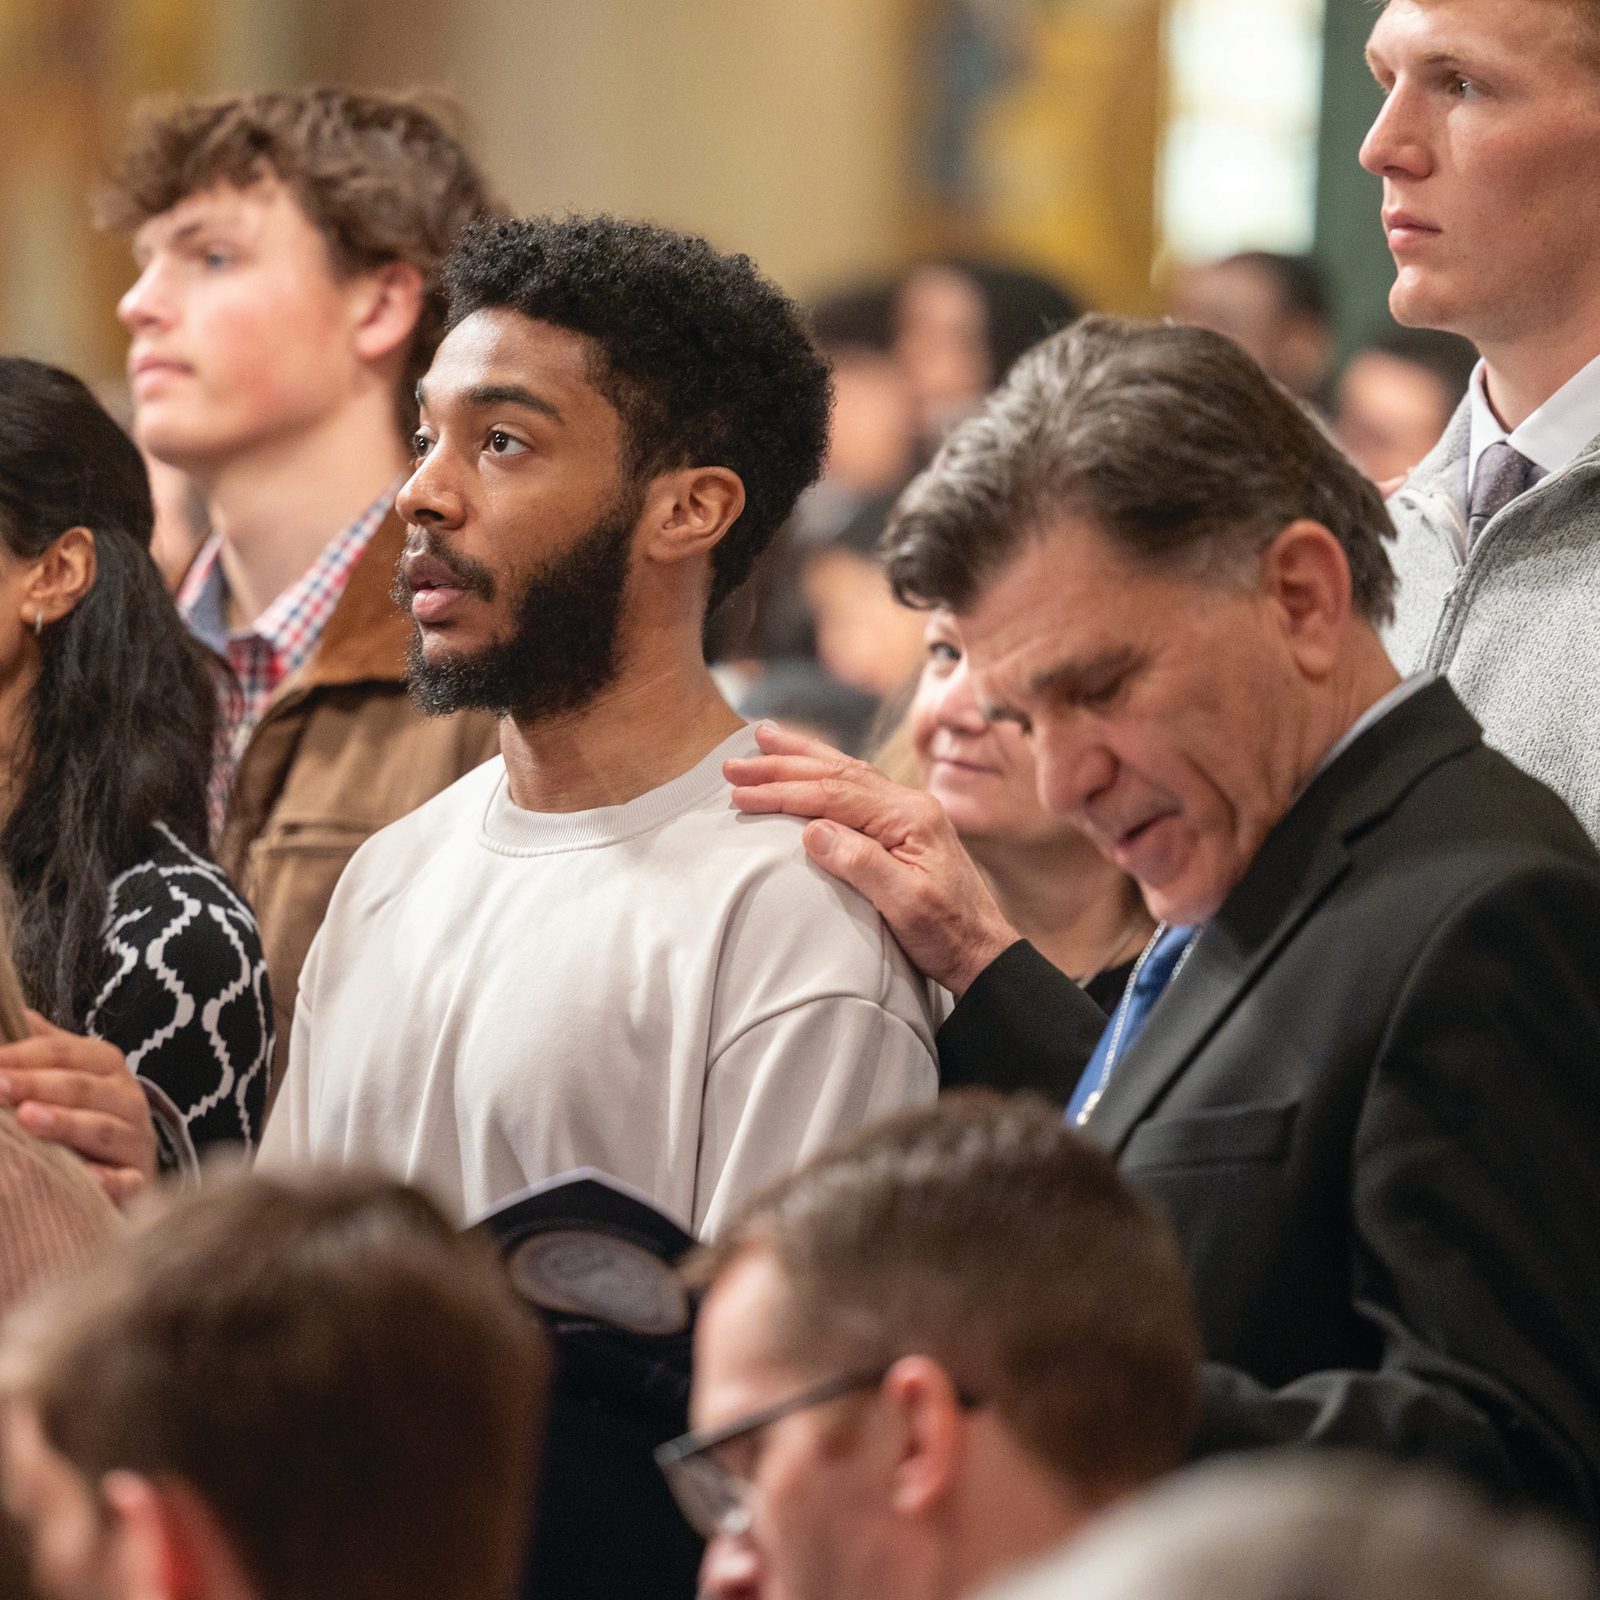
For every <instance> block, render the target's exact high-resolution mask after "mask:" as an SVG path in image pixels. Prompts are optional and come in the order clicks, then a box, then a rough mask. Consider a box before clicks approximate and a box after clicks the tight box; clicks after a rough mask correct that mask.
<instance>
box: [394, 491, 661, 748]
mask: <svg viewBox="0 0 1600 1600" xmlns="http://www.w3.org/2000/svg"><path fill="white" fill-rule="evenodd" d="M642 503H643V494H642V493H641V492H640V490H639V489H637V488H631V487H630V488H625V489H624V490H623V491H622V492H621V493H620V494H619V495H618V496H617V498H616V499H614V500H613V501H612V503H611V504H610V506H608V507H607V508H606V510H605V511H603V512H601V514H600V516H599V517H598V518H596V520H595V521H594V523H593V524H592V525H591V526H590V527H589V528H588V530H587V531H586V532H585V533H583V534H582V535H581V536H580V537H579V538H578V540H577V542H576V543H575V544H573V545H572V546H571V548H569V549H567V550H564V551H563V552H562V553H561V554H560V555H557V556H552V557H551V558H550V560H548V561H547V562H545V564H544V565H543V566H542V567H540V568H539V569H538V570H537V571H536V572H534V573H532V574H530V575H529V577H528V578H527V580H526V582H525V583H524V584H523V586H522V593H521V595H520V596H519V597H518V600H517V604H516V609H515V612H514V623H513V626H512V631H511V636H510V637H509V638H507V639H497V640H495V641H494V642H493V643H491V644H487V645H484V646H483V647H482V648H481V649H479V650H472V651H466V650H449V649H441V651H440V652H439V655H438V658H437V659H435V660H432V661H430V660H428V659H427V657H426V656H425V655H424V654H423V649H422V629H421V628H420V627H414V628H413V630H412V634H411V641H410V644H409V645H408V646H407V649H406V673H407V681H408V686H409V688H410V690H411V698H412V700H413V701H415V703H416V704H417V706H418V707H419V709H421V710H422V711H424V712H426V713H427V714H428V715H429V716H436V717H437V716H448V715H449V714H450V713H451V712H454V711H492V712H494V713H495V715H497V716H502V717H507V716H514V717H516V718H518V719H519V720H520V721H527V722H536V721H539V720H541V719H543V718H546V717H552V716H557V715H559V714H561V713H562V712H568V711H579V710H581V709H582V708H583V707H584V706H586V705H588V704H589V703H590V702H591V701H592V700H593V699H594V698H595V696H596V695H598V694H599V693H600V692H601V691H602V690H603V689H605V688H606V687H607V686H608V685H609V684H610V683H611V682H612V681H613V680H614V679H615V677H616V675H617V671H618V668H619V667H620V664H621V663H620V662H619V661H618V658H617V633H618V628H619V624H620V623H621V620H622V602H623V596H624V594H625V593H626V590H627V585H628V566H629V556H630V553H631V551H632V548H633V531H634V527H635V525H636V524H637V522H638V520H639V511H640V508H641V506H642ZM415 532H416V530H415V529H413V535H415ZM422 532H423V535H424V539H425V544H424V548H425V549H426V551H427V552H428V554H429V555H432V556H434V557H435V558H436V559H438V560H439V561H441V562H443V563H444V564H445V565H447V566H448V567H450V568H451V570H452V571H453V572H455V573H456V574H457V575H458V576H459V578H460V580H461V583H462V587H463V588H464V589H465V590H467V591H468V592H469V593H471V594H475V595H477V596H479V597H480V598H481V599H484V600H492V599H493V598H494V594H495V580H494V577H493V574H491V573H490V572H489V570H488V568H487V567H484V566H483V565H481V564H480V563H479V562H476V561H470V560H468V559H466V558H465V557H463V556H460V555H458V554H456V553H455V552H454V551H451V550H448V549H446V548H444V547H443V546H442V544H441V542H440V541H439V540H438V539H437V538H436V537H435V535H434V534H433V532H432V530H431V529H426V528H425V529H423V530H422ZM395 588H396V597H397V598H398V599H400V601H401V603H402V604H403V605H404V606H406V607H407V608H409V605H410V599H411V595H410V590H409V589H407V588H406V587H405V585H404V581H403V579H398V578H397V579H396V584H395Z"/></svg>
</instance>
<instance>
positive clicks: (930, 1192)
mask: <svg viewBox="0 0 1600 1600" xmlns="http://www.w3.org/2000/svg"><path fill="white" fill-rule="evenodd" d="M752 1251H764V1252H768V1253H770V1255H771V1256H772V1258H773V1260H774V1261H775V1262H776V1264H777V1266H778V1268H779V1270H780V1272H781V1274H782V1278H783V1281H784V1284H785V1287H786V1290H787V1300H788V1304H787V1305H786V1306H785V1315H784V1317H783V1319H782V1326H781V1328H780V1329H778V1330H775V1331H776V1333H777V1336H778V1338H779V1340H780V1343H781V1345H782V1347H783V1348H784V1350H785V1351H787V1352H792V1354H793V1357H794V1359H795V1360H796V1362H797V1363H798V1364H803V1365H805V1366H808V1367H809V1366H817V1367H819V1368H820V1369H822V1370H836V1371H840V1372H848V1371H853V1370H860V1369H865V1368H869V1367H872V1366H874V1365H879V1364H888V1363H891V1362H893V1361H895V1360H898V1359H899V1358H900V1357H901V1356H905V1355H912V1354H916V1355H925V1356H929V1357H931V1358H932V1359H933V1360H935V1361H937V1362H938V1363H939V1364H940V1366H942V1367H943V1368H944V1369H945V1371H946V1372H947V1373H948V1374H949V1375H950V1377H951V1379H952V1381H953V1382H954V1384H955V1385H956V1387H957V1388H958V1389H960V1390H963V1391H965V1392H968V1393H971V1394H974V1395H977V1396H980V1397H981V1398H982V1400H983V1401H984V1403H985V1404H986V1405H989V1406H991V1407H992V1408H993V1409H994V1411H995V1412H996V1414H997V1415H998V1416H999V1417H1000V1418H1001V1420H1002V1421H1003V1422H1004V1423H1005V1424H1006V1426H1007V1427H1008V1428H1009V1429H1010V1431H1011V1432H1012V1433H1013V1434H1014V1435H1015V1437H1016V1438H1017V1439H1018V1440H1019V1441H1020V1442H1021V1444H1022V1445H1023V1446H1024V1448H1025V1449H1027V1450H1028V1451H1029V1452H1030V1453H1031V1455H1032V1456H1033V1457H1034V1458H1035V1459H1036V1460H1037V1461H1038V1462H1039V1463H1040V1465H1041V1466H1043V1467H1044V1468H1045V1469H1046V1470H1047V1471H1049V1472H1051V1473H1053V1474H1054V1475H1056V1476H1057V1477H1059V1478H1060V1479H1062V1480H1063V1481H1064V1482H1066V1483H1068V1484H1070V1485H1071V1486H1072V1487H1073V1488H1074V1489H1076V1490H1078V1491H1080V1492H1082V1493H1085V1494H1086V1495H1088V1496H1090V1497H1104V1498H1107V1499H1109V1498H1111V1497H1112V1496H1114V1495H1116V1494H1119V1493H1121V1492H1124V1491H1125V1490H1127V1489H1129V1488H1132V1487H1135V1486H1137V1485H1140V1484H1142V1483H1145V1482H1146V1481H1148V1480H1149V1479H1151V1478H1154V1477H1156V1476H1157V1475H1158V1474H1160V1473H1162V1472H1165V1471H1167V1470H1169V1469H1170V1468H1171V1467H1173V1466H1175V1465H1176V1464H1177V1462H1178V1461H1179V1460H1181V1459H1182V1456H1183V1452H1184V1449H1185V1447H1186V1445H1187V1443H1188V1440H1189V1435H1190V1432H1191V1429H1192V1426H1193V1422H1194V1418H1195V1415H1196V1409H1197V1405H1198V1385H1199V1361H1200V1348H1199V1340H1198V1335H1197V1333H1196V1331H1195V1326H1194V1320H1193V1312H1192V1308H1191V1305H1190V1299H1189V1289H1188V1281H1187V1278H1186V1276H1185V1273H1184V1268H1183V1265H1182V1262H1181V1261H1180V1259H1179V1257H1178V1252H1177V1248H1176V1246H1175V1245H1174V1243H1173V1240H1172V1236H1171V1234H1170V1232H1169V1230H1168V1229H1167V1227H1166V1224H1165V1223H1164V1222H1163V1221H1162V1220H1161V1219H1160V1218H1159V1217H1158V1216H1157V1215H1156V1213H1155V1212H1154V1210H1153V1209H1152V1208H1151V1207H1150V1206H1149V1205H1148V1204H1147V1203H1146V1202H1145V1201H1144V1200H1142V1199H1140V1198H1139V1197H1138V1196H1136V1195H1135V1194H1134V1193H1133V1191H1132V1190H1130V1189H1129V1188H1128V1187H1127V1185H1126V1184H1124V1183H1123V1181H1122V1180H1121V1178H1119V1177H1118V1175H1117V1172H1116V1168H1115V1166H1114V1164H1113V1163H1112V1161H1111V1159H1110V1158H1109V1157H1108V1156H1107V1155H1105V1154H1104V1153H1103V1152H1102V1151H1100V1150H1097V1149H1096V1148H1094V1147H1093V1146H1092V1145H1089V1144H1087V1143H1086V1142H1084V1141H1083V1140H1081V1139H1080V1138H1078V1136H1077V1135H1075V1134H1073V1133H1071V1132H1069V1131H1068V1130H1067V1129H1066V1128H1064V1127H1063V1126H1062V1124H1061V1118H1060V1114H1059V1112H1057V1111H1055V1110H1054V1109H1053V1108H1051V1107H1049V1106H1047V1105H1046V1104H1045V1103H1044V1102H1043V1101H1037V1100H1032V1099H1029V1098H1028V1097H1026V1096H1015V1097H1012V1096H1001V1095H996V1094H989V1093H976V1092H966V1093H961V1094H955V1095H947V1096H943V1097H941V1098H940V1100H939V1101H938V1103H937V1104H936V1105H934V1106H932V1107H925V1108H921V1109H918V1110H915V1111H910V1112H906V1113H903V1114H901V1115H899V1116H896V1117H892V1118H889V1119H887V1120H886V1121H884V1122H881V1123H878V1124H877V1125H875V1126H874V1127H872V1128H869V1129H868V1130H866V1131H865V1132H864V1133H862V1134H860V1135H858V1136H857V1137H855V1138H854V1139H850V1140H846V1141H844V1142H843V1143H841V1144H838V1145H836V1146H834V1147H833V1148H832V1149H830V1150H828V1151H825V1152H824V1153H823V1154H822V1155H820V1156H818V1157H817V1158H816V1159H815V1160H813V1161H811V1162H809V1163H807V1165H806V1166H804V1167H802V1168H801V1169H800V1171H798V1172H797V1173H795V1174H794V1175H793V1176H792V1177H791V1178H789V1179H787V1180H785V1181H784V1182H782V1183H780V1184H778V1185H776V1186H775V1187H774V1188H772V1189H770V1190H768V1191H767V1192H766V1193H765V1194H763V1195H761V1196H758V1197H757V1198H756V1199H755V1200H754V1201H753V1202H752V1203H751V1204H750V1206H749V1207H748V1208H747V1209H746V1210H745V1211H744V1213H743V1214H742V1215H741V1216H740V1217H738V1218H737V1219H736V1220H735V1221H734V1222H733V1223H732V1225H731V1226H730V1227H729V1228H728V1229H727V1231H726V1232H725V1233H724V1234H723V1235H722V1236H721V1237H720V1238H719V1239H718V1240H717V1242H716V1243H715V1244H714V1245H712V1246H710V1247H709V1248H707V1249H705V1250H703V1251H702V1252H700V1253H699V1254H698V1255H697V1257H695V1258H694V1259H693V1260H692V1261H691V1263H690V1266H689V1268H688V1271H689V1275H690V1278H691V1280H692V1281H694V1282H696V1283H699V1284H703V1285H705V1284H709V1283H710V1282H711V1281H713V1280H714V1279H715V1278H716V1277H718V1276H719V1275H720V1274H721V1273H722V1272H723V1271H724V1270H726V1269H727V1268H728V1267H730V1266H732V1265H733V1263H734V1262H735V1261H736V1260H737V1259H739V1258H740V1257H742V1256H744V1255H745V1254H746V1253H747V1252H752Z"/></svg>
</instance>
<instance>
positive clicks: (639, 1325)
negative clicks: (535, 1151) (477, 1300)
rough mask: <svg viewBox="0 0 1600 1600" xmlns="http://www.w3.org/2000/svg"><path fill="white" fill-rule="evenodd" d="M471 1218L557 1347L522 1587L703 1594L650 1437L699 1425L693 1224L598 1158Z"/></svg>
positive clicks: (565, 1593) (569, 1598) (588, 1599)
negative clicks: (685, 1268) (693, 1359)
mask: <svg viewBox="0 0 1600 1600" xmlns="http://www.w3.org/2000/svg"><path fill="white" fill-rule="evenodd" d="M473 1227H474V1230H475V1231H476V1232H479V1233H482V1234H485V1235H487V1237H488V1238H489V1239H490V1241H491V1242H492V1243H493V1244H494V1246H495V1248H496V1249H497V1250H498V1251H499V1253H500V1256H501V1258H502V1259H503V1260H504V1262H505V1264H506V1271H507V1273H508V1274H509V1276H510V1279H511V1282H512V1284H513V1285H514V1286H515V1288H516V1291H517V1293H518V1294H519V1295H520V1296H521V1297H522V1299H523V1300H524V1301H525V1302H526V1303H527V1304H528V1306H529V1307H531V1308H532V1309H533V1310H534V1311H536V1312H537V1313H538V1315H539V1317H540V1318H541V1319H542V1320H543V1322H544V1323H545V1325H546V1327H547V1328H548V1329H549V1330H550V1333H551V1336H552V1339H553V1341H554V1344H555V1349H556V1386H555V1392H554V1394H553V1396H552V1401H551V1407H550V1420H549V1428H548V1432H547V1436H546V1441H545V1452H544V1463H543V1468H542V1471H541V1475H540V1477H541V1489H540V1497H539V1506H538V1511H537V1515H536V1518H535V1534H534V1539H533V1545H532V1549H531V1550H530V1552H529V1561H528V1567H527V1571H526V1573H525V1574H524V1580H523V1594H524V1596H525V1597H537V1600H614V1597H615V1596H617V1595H627V1596H629V1597H630V1600H692V1596H693V1595H694V1592H695V1573H696V1569H697V1568H698V1565H699V1559H700V1541H699V1540H698V1539H697V1538H696V1537H695V1536H694V1534H693V1532H692V1531H691V1530H690V1528H689V1525H688V1524H687V1523H686V1522H685V1521H684V1520H683V1516H682V1514H681V1513H680V1512H679V1511H678V1509H677V1507H676V1505H675V1504H674V1503H673V1501H672V1497H671V1496H670V1494H669V1493H668V1492H667V1486H666V1482H665V1480H664V1479H663V1478H662V1477H661V1474H660V1472H659V1471H658V1470H657V1468H656V1465H655V1462H654V1459H653V1452H654V1450H655V1448H656V1446H657V1445H660V1444H664V1443H665V1442H666V1441H667V1440H668V1439H670V1438H673V1437H675V1436H676V1435H677V1434H679V1433H682V1432H683V1431H684V1430H685V1429H686V1428H687V1427H688V1425H689V1421H688V1411H689V1371H690V1351H691V1346H692V1339H693V1332H694V1309H695V1308H694V1304H693V1301H692V1300H691V1298H690V1296H689V1294H688V1292H687V1290H686V1289H685V1288H684V1286H683V1284H682V1282H681V1281H680V1279H679V1277H678V1273H677V1266H678V1263H679V1262H680V1261H681V1260H682V1259H683V1257H684V1255H685V1254H686V1253H687V1252H688V1251H689V1250H690V1249H691V1248H692V1247H693V1244H694V1240H693V1238H691V1236H690V1235H689V1234H688V1233H686V1232H685V1231H684V1230H683V1229H682V1228H681V1227H680V1226H679V1225H678V1224H677V1223H676V1222H675V1221H673V1219H672V1218H671V1217H669V1216H667V1215H666V1214H665V1213H664V1212H662V1211H661V1210H660V1209H659V1208H658V1207H657V1206H656V1205H654V1204H653V1203H652V1202H651V1201H650V1200H649V1199H648V1198H647V1197H646V1196H644V1195H642V1194H639V1193H638V1192H637V1191H636V1190H634V1189H631V1188H629V1187H628V1186H627V1185H626V1184H624V1183H620V1182H618V1181H617V1180H616V1179H615V1178H612V1177H609V1176H607V1175H606V1174H605V1173H603V1172H597V1171H595V1170H594V1169H592V1168H584V1169H582V1170H580V1171H577V1172H567V1173H562V1174H560V1175H559V1176H558V1177H555V1178H551V1179H549V1180H548V1181H547V1182H545V1183H540V1184H536V1185H535V1186H534V1187H532V1188H531V1189H524V1190H522V1191H521V1192H520V1193H519V1194H514V1195H512V1196H510V1197H509V1198H508V1199H506V1200H502V1201H501V1202H500V1204H499V1205H497V1206H495V1207H494V1208H493V1210H491V1211H489V1212H488V1213H487V1214H486V1215H484V1216H483V1217H480V1218H479V1219H478V1221H477V1222H476V1223H474V1225H473ZM619 1529H621V1530H625V1533H626V1537H619Z"/></svg>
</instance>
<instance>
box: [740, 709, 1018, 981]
mask: <svg viewBox="0 0 1600 1600" xmlns="http://www.w3.org/2000/svg"><path fill="white" fill-rule="evenodd" d="M756 741H757V743H758V744H759V745H760V747H761V754H760V755H759V756H749V757H744V758H740V759H736V760H732V761H728V762H726V763H725V764H724V767H723V771H724V774H725V775H726V777H727V779H728V781H729V782H730V783H731V784H733V786H734V790H733V803H734V804H735V805H736V806H737V807H738V808H739V809H740V810H741V811H747V812H752V813H762V812H781V813H783V814H785V815H788V816H795V817H810V818H813V819H815V820H813V821H812V823H811V824H810V826H809V827H807V828H806V830H805V833H804V835H803V838H804V841H805V848H806V853H807V854H808V855H809V856H810V857H811V859H812V860H813V861H815V862H817V863H818V865H820V866H822V867H823V868H825V869H826V870H827V871H828V872H831V873H832V874H833V875H834V876H835V877H836V878H838V879H840V880H841V881H842V882H844V883H847V884H849V885H850V886H851V888H853V889H856V890H858V891H859V892H860V893H861V894H863V895H865V896H866V898H867V899H868V900H870V901H871V902H872V904H873V906H874V907H875V908H876V909H877V912H878V914H879V915H880V916H881V917H882V918H883V920H884V921H885V922H886V923H887V924H888V925H889V929H890V931H891V932H892V933H893V934H894V936H895V938H896V939H898V940H899V941H900V945H901V947H902V948H903V949H904V950H905V952H906V954H907V955H908V956H909V957H910V958H911V960H912V961H913V962H914V963H915V965H916V966H917V967H918V968H919V969H920V970H921V971H922V972H923V973H925V974H926V975H927V976H928V977H930V978H932V979H933V980H934V981H935V982H936V983H940V984H943V985H944V987H945V988H947V989H948V990H950V992H951V993H952V994H954V995H957V996H960V995H962V994H964V993H965V992H966V990H967V989H968V987H969V986H970V985H971V983H972V981H973V979H974V978H976V977H977V976H978V974H979V973H980V972H982V971H983V969H984V968H985V967H987V966H988V965H989V963H990V962H992V961H993V960H994V959H995V957H996V956H998V955H1000V953H1001V952H1002V951H1004V950H1006V949H1008V948H1009V947H1010V946H1011V945H1013V944H1015V943H1016V941H1017V938H1018V937H1019V936H1018V934H1017V932H1016V930H1015V929H1014V928H1012V926H1011V925H1010V924H1009V923H1008V922H1007V921H1006V919H1005V918H1004V917H1003V916H1002V915H1001V913H1000V908H999V907H998V906H997V905H996V904H995V901H994V897H993V895H991V894H990V893H989V889H988V886H987V885H986V884H985V883H984V881H983V878H982V877H981V876H980V874H979V872H978V869H977V867H976V866H975V865H974V864H973V861H972V858H971V857H970V856H969V855H968V854H967V853H966V851H965V850H964V849H963V848H962V846H961V842H960V840H958V839H957V838H956V834H955V829H954V828H952V827H951V825H950V819H949V818H948V817H947V816H946V815H945V813H944V808H943V807H942V806H940V804H939V803H938V801H937V800H935V799H933V797H932V796H931V795H927V794H924V793H922V791H920V790H918V789H907V788H904V787H903V786H902V785H900V784H897V783H891V782H890V781H889V780H888V779H887V778H886V777H884V776H883V774H882V773H881V772H878V771H877V770H876V769H875V768H873V767H870V766H868V765H867V763H866V762H864V761H856V760H853V759H852V758H851V757H849V756H846V755H843V754H841V753H840V752H839V751H837V750H835V749H834V748H833V747H832V746H831V745H827V744H824V743H823V742H822V741H821V740H820V739H813V738H809V737H807V736H806V735H804V734H799V733H794V732H792V731H790V730H788V729H783V728H779V727H776V726H774V725H773V724H771V723H762V724H760V725H759V726H758V727H757V729H756Z"/></svg>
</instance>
